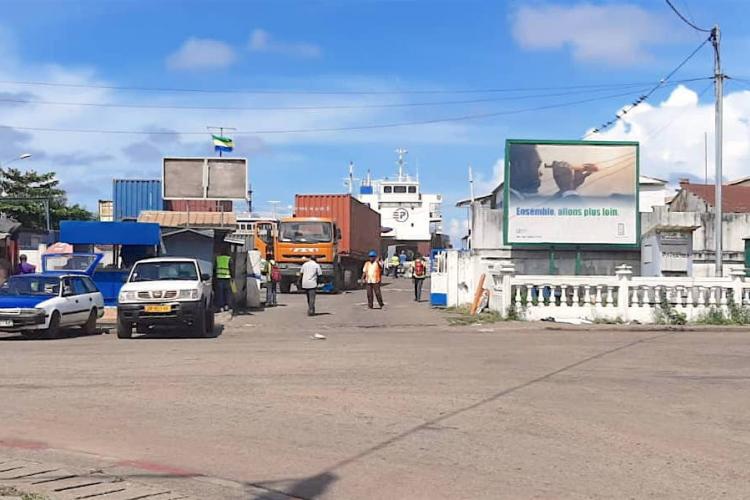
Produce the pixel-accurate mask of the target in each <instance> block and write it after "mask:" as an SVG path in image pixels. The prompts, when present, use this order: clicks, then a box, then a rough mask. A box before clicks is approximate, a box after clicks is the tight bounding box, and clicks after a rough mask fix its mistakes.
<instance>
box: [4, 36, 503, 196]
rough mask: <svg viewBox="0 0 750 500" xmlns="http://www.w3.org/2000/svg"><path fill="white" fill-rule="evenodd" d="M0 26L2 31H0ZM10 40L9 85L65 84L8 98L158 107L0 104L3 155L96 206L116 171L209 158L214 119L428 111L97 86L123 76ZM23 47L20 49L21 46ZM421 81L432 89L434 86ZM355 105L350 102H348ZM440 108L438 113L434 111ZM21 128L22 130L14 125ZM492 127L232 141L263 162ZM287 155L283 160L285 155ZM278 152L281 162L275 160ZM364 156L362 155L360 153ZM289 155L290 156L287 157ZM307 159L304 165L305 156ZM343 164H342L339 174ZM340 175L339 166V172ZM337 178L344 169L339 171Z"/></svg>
mask: <svg viewBox="0 0 750 500" xmlns="http://www.w3.org/2000/svg"><path fill="white" fill-rule="evenodd" d="M1 28H2V26H0V35H1V34H2V30H1ZM13 45H14V44H11V43H9V44H4V43H3V39H2V37H1V36H0V54H7V55H8V58H7V59H6V60H5V61H4V62H5V63H6V64H3V66H2V67H1V68H0V80H3V81H9V82H10V81H22V80H23V81H45V82H51V83H58V84H63V83H64V84H72V85H75V86H73V87H64V86H29V85H22V84H12V83H6V84H4V86H3V92H7V93H8V96H19V97H23V98H26V97H29V94H31V97H29V98H30V99H33V100H40V101H54V102H81V103H91V104H128V105H130V104H148V105H154V106H157V107H154V108H115V107H95V106H53V105H43V104H21V103H18V104H17V105H13V106H0V159H2V158H11V157H13V156H15V155H17V154H20V153H25V152H31V153H33V155H34V156H33V157H32V158H31V159H29V160H25V161H24V162H18V163H15V164H14V165H15V166H18V168H22V169H32V168H33V169H36V170H41V171H48V170H54V171H56V172H57V173H58V175H59V177H60V179H61V181H62V187H63V188H65V189H67V190H69V194H70V198H71V200H73V201H75V202H82V203H85V204H87V205H88V206H89V207H95V203H96V200H97V199H98V198H102V199H108V198H109V197H110V196H111V186H112V182H111V179H112V177H158V176H159V175H160V172H159V168H160V161H161V157H162V156H169V155H179V156H203V155H207V154H208V155H211V154H213V152H212V147H211V143H210V140H209V136H208V135H207V132H205V126H206V124H217V123H218V124H225V125H227V126H233V127H237V128H239V129H240V130H243V131H252V130H290V129H294V130H298V129H302V130H305V129H322V128H332V129H339V128H341V129H346V127H351V126H359V125H365V124H376V123H394V122H410V121H416V120H418V119H420V118H421V117H422V114H425V115H427V116H425V118H431V117H432V116H431V115H430V114H429V113H430V112H431V111H430V110H420V116H419V117H415V116H414V113H413V109H412V108H393V109H381V108H361V107H357V106H361V105H367V104H376V103H383V102H389V103H399V102H405V99H406V97H404V96H399V95H393V96H388V97H387V98H385V97H383V96H382V95H347V94H342V95H296V94H293V95H274V96H269V95H253V94H231V95H222V94H205V95H204V94H184V93H152V92H119V91H117V90H114V89H107V88H95V87H91V86H117V85H118V84H119V82H117V81H112V80H107V79H104V78H102V77H101V76H100V75H99V74H98V73H97V71H96V70H95V68H91V67H73V66H69V65H66V66H61V65H55V64H46V63H34V62H29V61H24V58H23V54H22V53H20V52H19V50H21V49H20V48H18V49H16V48H13ZM17 47H22V45H21V44H18V45H17ZM274 84H277V85H278V86H286V87H294V86H301V85H304V86H320V87H327V88H333V89H340V90H342V91H347V90H351V89H354V88H368V89H373V90H384V91H388V90H392V89H393V88H394V87H403V86H405V83H404V82H401V81H398V82H393V81H382V80H377V79H367V78H357V77H352V78H341V79H335V80H334V79H331V78H330V77H326V79H320V80H315V81H311V80H306V81H305V82H304V83H303V84H300V83H299V82H297V81H294V80H284V81H283V82H279V83H275V82H270V83H269V85H274ZM419 85H424V86H432V85H431V84H430V82H420V83H419ZM158 106H229V107H238V108H241V107H268V106H340V108H338V109H325V110H322V109H318V110H293V111H284V110H242V109H237V110H232V111H231V112H228V111H226V110H220V109H219V110H212V109H200V110H190V109H168V108H159V107H158ZM348 106H352V107H348ZM442 113H443V112H442V111H435V117H438V115H441V114H442ZM13 127H15V128H13ZM24 127H29V128H35V129H43V128H48V129H83V130H96V129H107V130H123V131H128V130H133V131H144V130H146V131H154V132H155V133H153V134H100V133H90V134H89V133H77V132H73V133H66V132H55V131H44V130H22V128H24ZM164 131H180V132H183V131H187V132H196V133H195V134H178V133H175V134H158V133H156V132H164ZM497 135H498V134H497V130H496V129H495V128H493V127H489V126H486V125H482V126H481V128H479V126H478V125H475V124H472V123H438V124H433V125H429V126H406V127H400V128H384V129H371V130H366V131H346V130H341V131H330V132H311V133H299V134H296V133H294V134H270V133H265V134H264V133H257V134H241V135H239V134H238V135H236V136H235V137H234V139H235V144H236V147H237V155H238V156H248V157H250V158H252V160H251V161H255V160H254V159H255V158H258V157H259V156H260V155H264V156H265V157H268V156H271V155H279V154H281V155H283V154H289V153H290V151H291V150H292V149H293V148H299V147H304V146H307V145H316V146H320V145H330V144H338V145H352V144H378V145H383V144H387V145H388V146H387V148H389V149H390V148H392V145H393V144H407V145H419V144H440V145H445V144H457V143H476V142H477V141H485V142H486V141H488V140H489V139H488V137H490V136H492V138H493V139H492V140H495V138H496V137H497ZM282 157H283V156H282ZM274 158H276V157H275V156H274ZM355 160H356V158H355ZM284 161H286V160H284ZM297 163H298V164H300V162H299V161H298V162H297ZM344 169H345V164H342V166H341V171H342V172H343V171H344ZM332 171H334V170H332ZM331 175H332V182H333V179H335V180H336V183H338V178H339V177H340V175H339V174H331Z"/></svg>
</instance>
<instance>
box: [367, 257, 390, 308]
mask: <svg viewBox="0 0 750 500" xmlns="http://www.w3.org/2000/svg"><path fill="white" fill-rule="evenodd" d="M368 256H369V257H370V260H369V261H367V262H365V265H364V267H363V268H362V281H364V282H365V284H366V285H367V307H369V308H370V309H372V308H373V305H374V304H373V302H374V300H373V299H374V297H373V295H374V296H375V297H377V299H378V304H379V305H380V308H381V309H382V308H383V306H384V305H385V304H383V294H382V293H381V291H380V282H381V281H382V279H383V264H382V263H381V262H380V261H379V260H378V253H377V252H376V251H375V250H370V253H369V254H368Z"/></svg>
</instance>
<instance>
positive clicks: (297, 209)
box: [294, 194, 380, 260]
mask: <svg viewBox="0 0 750 500" xmlns="http://www.w3.org/2000/svg"><path fill="white" fill-rule="evenodd" d="M294 216H295V217H326V218H331V219H333V220H334V222H335V223H336V226H337V227H338V229H340V230H341V240H340V241H339V244H338V253H339V254H340V255H342V256H349V257H351V258H354V259H358V260H365V259H366V258H367V254H368V252H369V251H370V250H376V251H377V250H378V249H380V214H379V213H378V212H376V211H375V210H373V209H371V208H370V207H369V206H368V205H365V204H364V203H362V202H361V201H359V200H357V199H355V198H353V197H352V196H351V195H348V194H298V195H297V196H296V197H295V199H294Z"/></svg>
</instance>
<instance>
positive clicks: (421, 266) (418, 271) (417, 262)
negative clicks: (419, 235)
mask: <svg viewBox="0 0 750 500" xmlns="http://www.w3.org/2000/svg"><path fill="white" fill-rule="evenodd" d="M425 278H427V266H425V263H424V259H422V256H420V255H417V256H416V258H415V259H414V270H413V271H412V279H413V280H414V300H415V301H417V302H421V301H422V286H423V285H424V280H425Z"/></svg>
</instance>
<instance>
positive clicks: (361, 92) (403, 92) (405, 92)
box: [0, 80, 650, 95]
mask: <svg viewBox="0 0 750 500" xmlns="http://www.w3.org/2000/svg"><path fill="white" fill-rule="evenodd" d="M0 84H7V85H25V86H38V87H67V88H85V89H104V90H128V91H131V90H132V91H139V92H173V93H201V94H277V95H297V94H301V95H410V94H492V93H502V92H533V91H550V90H574V89H597V88H610V89H611V88H618V87H623V86H638V85H649V84H650V82H631V83H611V84H586V85H567V86H557V87H508V88H487V89H442V90H440V89H432V90H430V89H421V90H352V91H347V90H305V89H288V90H286V89H200V88H179V87H137V86H135V87H134V86H121V85H96V84H83V83H62V82H44V81H21V80H0Z"/></svg>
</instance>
